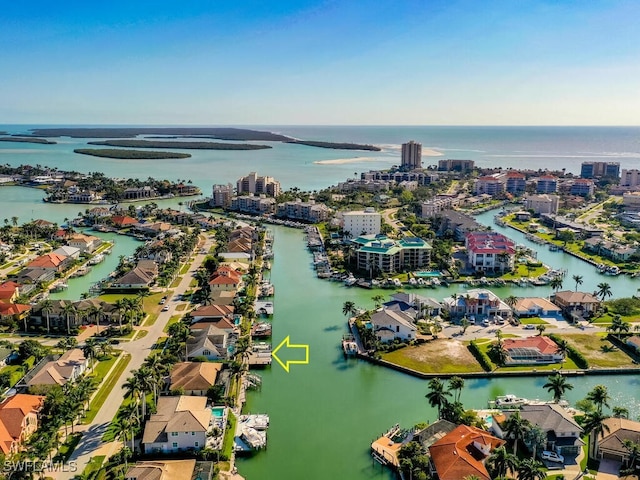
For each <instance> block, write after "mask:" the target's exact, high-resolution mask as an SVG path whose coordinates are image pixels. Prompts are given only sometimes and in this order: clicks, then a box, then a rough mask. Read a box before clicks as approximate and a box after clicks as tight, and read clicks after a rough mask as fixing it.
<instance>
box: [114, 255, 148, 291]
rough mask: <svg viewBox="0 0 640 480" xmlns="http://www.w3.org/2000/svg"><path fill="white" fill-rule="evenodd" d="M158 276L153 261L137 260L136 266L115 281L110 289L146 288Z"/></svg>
mask: <svg viewBox="0 0 640 480" xmlns="http://www.w3.org/2000/svg"><path fill="white" fill-rule="evenodd" d="M157 275H158V265H157V264H156V263H155V262H154V261H153V260H138V264H137V265H136V266H135V267H134V268H133V269H132V270H129V271H128V272H127V273H125V274H124V275H122V276H121V277H120V278H118V279H116V280H115V281H114V282H113V284H112V285H111V286H112V287H116V288H138V289H139V288H146V287H148V286H149V285H151V284H152V283H153V282H154V281H155V279H156V276H157Z"/></svg>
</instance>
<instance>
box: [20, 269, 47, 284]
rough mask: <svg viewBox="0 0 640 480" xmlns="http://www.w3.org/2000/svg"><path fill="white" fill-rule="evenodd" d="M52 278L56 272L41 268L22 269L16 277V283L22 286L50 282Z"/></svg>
mask: <svg viewBox="0 0 640 480" xmlns="http://www.w3.org/2000/svg"><path fill="white" fill-rule="evenodd" d="M54 278H56V270H53V269H48V268H41V267H33V268H23V269H22V270H20V272H19V273H18V275H17V276H16V280H17V282H18V283H19V284H21V285H23V286H24V285H25V284H27V285H35V284H38V283H46V282H50V281H51V280H53V279H54Z"/></svg>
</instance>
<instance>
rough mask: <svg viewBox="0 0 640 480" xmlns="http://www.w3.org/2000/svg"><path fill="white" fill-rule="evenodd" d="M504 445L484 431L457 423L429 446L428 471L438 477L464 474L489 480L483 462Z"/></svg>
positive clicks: (451, 479)
mask: <svg viewBox="0 0 640 480" xmlns="http://www.w3.org/2000/svg"><path fill="white" fill-rule="evenodd" d="M504 444H505V441H504V440H502V439H500V438H496V437H494V436H493V435H490V434H489V433H488V432H486V431H485V430H481V429H479V428H476V427H468V426H466V425H460V426H458V427H457V428H455V429H454V430H452V431H451V432H450V433H448V434H447V435H445V436H444V437H442V438H441V439H440V440H438V441H437V442H435V443H434V444H433V445H431V446H430V447H429V454H430V456H431V462H430V464H431V472H430V473H431V475H432V476H434V475H437V478H438V479H439V480H461V479H463V478H465V477H468V476H476V477H477V478H479V479H481V480H490V479H491V477H490V475H489V472H488V471H487V468H486V467H485V461H486V459H487V458H488V457H489V456H490V455H491V453H492V452H493V451H494V450H495V449H496V448H498V447H500V446H502V445H504Z"/></svg>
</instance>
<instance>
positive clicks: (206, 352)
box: [202, 350, 211, 357]
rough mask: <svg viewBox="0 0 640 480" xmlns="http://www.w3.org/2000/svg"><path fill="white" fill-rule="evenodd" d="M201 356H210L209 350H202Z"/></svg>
mask: <svg viewBox="0 0 640 480" xmlns="http://www.w3.org/2000/svg"><path fill="white" fill-rule="evenodd" d="M202 355H204V356H205V357H208V356H209V355H211V352H210V351H209V350H203V351H202Z"/></svg>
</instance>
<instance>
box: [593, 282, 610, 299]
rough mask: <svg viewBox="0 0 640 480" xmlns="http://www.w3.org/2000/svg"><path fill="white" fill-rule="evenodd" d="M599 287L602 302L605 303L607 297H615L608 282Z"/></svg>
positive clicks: (600, 284)
mask: <svg viewBox="0 0 640 480" xmlns="http://www.w3.org/2000/svg"><path fill="white" fill-rule="evenodd" d="M597 287H598V295H599V296H600V301H602V302H604V299H605V298H606V297H610V296H611V295H613V293H612V292H611V285H609V284H608V283H606V282H602V283H599V284H598V285H597Z"/></svg>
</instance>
